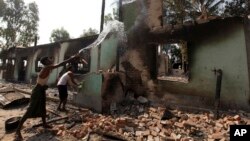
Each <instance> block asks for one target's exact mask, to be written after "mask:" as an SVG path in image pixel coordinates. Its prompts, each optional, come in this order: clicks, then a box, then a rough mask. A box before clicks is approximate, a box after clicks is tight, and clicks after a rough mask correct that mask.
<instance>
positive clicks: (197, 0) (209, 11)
mask: <svg viewBox="0 0 250 141" xmlns="http://www.w3.org/2000/svg"><path fill="white" fill-rule="evenodd" d="M223 4H224V0H192V5H193V11H194V12H195V14H196V15H197V16H198V17H197V19H207V18H209V17H210V16H218V15H221V13H220V12H222V5H223Z"/></svg>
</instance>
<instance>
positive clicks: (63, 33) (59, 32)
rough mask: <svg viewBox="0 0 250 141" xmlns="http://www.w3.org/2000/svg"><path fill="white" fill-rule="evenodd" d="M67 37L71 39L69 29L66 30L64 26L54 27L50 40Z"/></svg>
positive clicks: (61, 39) (59, 39) (56, 40)
mask: <svg viewBox="0 0 250 141" xmlns="http://www.w3.org/2000/svg"><path fill="white" fill-rule="evenodd" d="M67 39H70V36H69V33H68V31H67V30H65V29H64V28H63V27H61V28H60V29H54V30H53V31H52V32H51V36H50V42H58V41H63V40H67Z"/></svg>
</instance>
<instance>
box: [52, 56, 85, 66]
mask: <svg viewBox="0 0 250 141" xmlns="http://www.w3.org/2000/svg"><path fill="white" fill-rule="evenodd" d="M79 57H80V56H79V54H76V55H74V56H71V57H70V58H69V59H67V60H64V61H63V62H61V63H58V64H55V65H51V66H50V69H55V68H58V67H60V66H63V65H65V64H67V63H69V62H71V61H73V60H74V59H77V58H79Z"/></svg>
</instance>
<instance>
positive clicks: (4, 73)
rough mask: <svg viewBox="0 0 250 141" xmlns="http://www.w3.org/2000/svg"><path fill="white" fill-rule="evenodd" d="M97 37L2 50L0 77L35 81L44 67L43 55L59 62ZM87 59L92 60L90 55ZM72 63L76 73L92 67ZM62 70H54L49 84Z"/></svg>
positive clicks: (51, 83) (84, 71)
mask: <svg viewBox="0 0 250 141" xmlns="http://www.w3.org/2000/svg"><path fill="white" fill-rule="evenodd" d="M96 38H97V35H95V36H89V37H84V38H78V39H70V40H67V41H62V42H56V43H51V44H44V45H38V46H34V47H27V48H22V47H12V48H10V49H9V50H7V51H4V52H2V55H1V57H0V60H1V61H0V63H1V64H0V65H1V67H0V74H1V75H0V79H3V80H7V81H10V82H23V83H35V80H36V77H37V75H38V73H39V71H40V70H41V67H42V64H41V63H40V61H39V60H40V58H41V57H44V56H51V57H54V61H55V62H54V63H59V62H61V61H63V60H65V59H67V58H69V57H70V56H72V55H74V54H75V53H77V52H78V50H80V49H82V48H84V47H86V46H88V45H89V44H91V43H92V42H93V41H94V40H95V39H96ZM85 59H86V60H88V61H90V57H89V56H86V58H85ZM72 65H73V66H74V67H75V70H76V73H87V72H89V69H90V66H89V65H85V64H83V63H82V64H81V63H77V64H72ZM62 71H65V70H63V67H60V68H58V69H56V70H53V72H52V74H51V75H50V78H49V81H48V84H49V85H54V84H55V83H56V80H57V79H58V77H59V76H60V74H61V73H62Z"/></svg>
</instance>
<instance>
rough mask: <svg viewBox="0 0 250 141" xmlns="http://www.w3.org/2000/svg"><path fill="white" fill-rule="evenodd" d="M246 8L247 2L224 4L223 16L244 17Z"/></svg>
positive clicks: (244, 0)
mask: <svg viewBox="0 0 250 141" xmlns="http://www.w3.org/2000/svg"><path fill="white" fill-rule="evenodd" d="M247 8H248V7H247V0H233V1H231V2H226V6H225V16H245V15H246V14H247V12H248V11H247Z"/></svg>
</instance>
